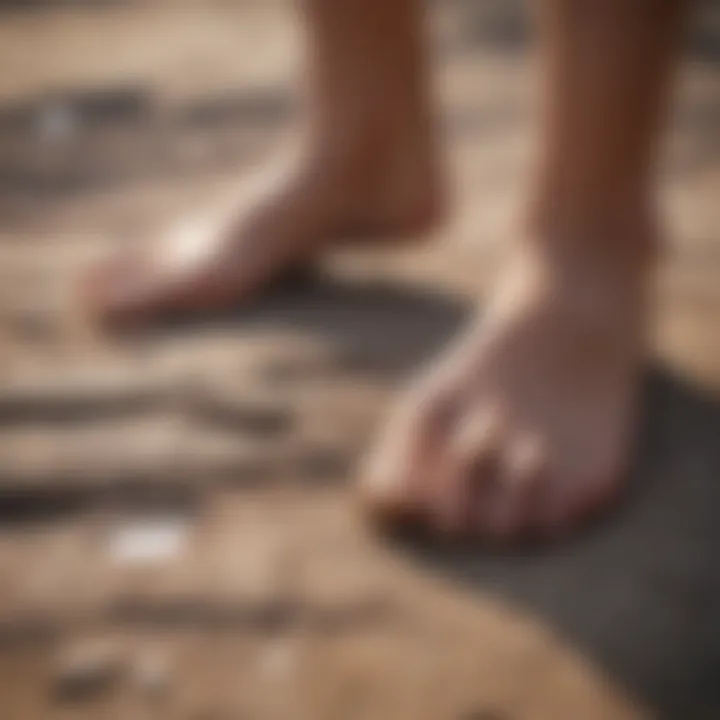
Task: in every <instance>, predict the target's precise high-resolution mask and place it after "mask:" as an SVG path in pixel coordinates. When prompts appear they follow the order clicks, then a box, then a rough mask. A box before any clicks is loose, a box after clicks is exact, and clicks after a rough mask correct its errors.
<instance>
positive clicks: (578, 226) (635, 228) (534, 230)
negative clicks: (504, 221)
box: [522, 198, 659, 273]
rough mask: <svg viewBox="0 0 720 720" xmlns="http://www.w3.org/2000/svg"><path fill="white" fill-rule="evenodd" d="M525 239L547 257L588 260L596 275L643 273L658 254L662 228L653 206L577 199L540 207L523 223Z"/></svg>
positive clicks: (545, 202) (543, 204)
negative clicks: (603, 272)
mask: <svg viewBox="0 0 720 720" xmlns="http://www.w3.org/2000/svg"><path fill="white" fill-rule="evenodd" d="M522 236H524V237H527V238H532V241H533V243H534V244H535V245H536V246H537V247H538V248H540V249H542V250H543V252H547V253H549V254H550V255H551V256H552V255H554V254H557V253H559V254H563V255H570V256H575V257H577V258H578V259H583V258H584V259H585V260H586V261H589V262H590V263H592V264H593V265H596V266H597V267H598V269H602V268H603V267H606V268H608V269H620V270H624V271H628V272H631V273H635V272H640V273H642V272H643V271H644V270H645V269H648V268H652V267H653V266H654V264H655V260H656V258H657V255H658V253H659V232H658V222H657V219H656V217H655V213H654V211H653V210H652V209H651V203H649V202H645V201H639V202H634V201H631V200H629V199H625V200H623V201H621V202H596V203H583V202H581V201H576V200H575V199H569V198H568V199H564V200H562V201H555V202H553V201H550V200H546V201H544V202H541V203H538V204H536V205H535V206H533V207H532V208H531V210H530V212H529V213H528V215H527V217H526V220H525V222H524V228H523V233H522Z"/></svg>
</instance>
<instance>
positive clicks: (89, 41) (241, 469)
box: [0, 0, 720, 720]
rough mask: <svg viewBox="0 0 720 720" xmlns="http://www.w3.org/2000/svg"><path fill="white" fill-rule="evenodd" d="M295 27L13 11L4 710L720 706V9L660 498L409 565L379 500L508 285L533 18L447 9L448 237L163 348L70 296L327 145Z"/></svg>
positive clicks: (193, 718)
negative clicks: (199, 212) (312, 114)
mask: <svg viewBox="0 0 720 720" xmlns="http://www.w3.org/2000/svg"><path fill="white" fill-rule="evenodd" d="M338 1H340V0H338ZM295 10H296V8H295V7H294V4H293V3H292V2H290V0H254V1H253V0H217V1H214V2H212V1H207V2H202V1H201V0H196V1H194V2H193V1H191V0H187V1H186V2H181V1H179V0H178V1H177V2H174V1H171V0H146V1H145V2H142V3H141V2H130V1H123V0H117V1H115V0H95V1H94V2H93V1H91V0H87V1H86V2H79V1H78V2H72V1H71V0H47V2H39V1H34V0H17V1H15V2H13V1H9V0H2V1H0V717H1V718H2V720H35V719H40V718H52V719H54V718H63V719H64V718H68V719H70V718H72V719H73V720H75V719H77V718H88V719H89V718H92V719H94V718H118V719H120V718H122V719H125V718H128V719H130V718H132V719H133V720H136V719H137V718H152V719H153V720H155V719H157V720H166V719H167V720H175V719H176V718H178V719H180V718H182V719H183V720H184V719H186V718H187V719H188V720H229V719H232V720H235V719H238V720H239V719H241V718H243V719H245V718H249V719H253V720H255V719H256V718H257V719H258V720H264V719H265V718H277V719H286V718H287V719H288V720H303V719H304V718H307V719H308V720H324V719H328V720H355V719H357V720H361V719H364V718H372V719H373V720H386V719H387V720H405V719H408V720H410V719H412V720H423V719H424V718H427V719H428V720H444V719H445V718H448V719H449V720H525V719H528V720H535V719H536V718H537V719H540V718H548V719H552V720H563V719H564V718H567V719H568V720H577V719H578V718H582V720H593V719H594V718H598V719H604V718H654V717H662V718H664V717H668V718H673V719H675V718H677V719H678V720H680V719H682V720H686V719H692V718H717V717H720V690H718V688H720V568H719V566H718V562H717V557H716V551H717V548H719V547H720V522H718V520H717V518H718V515H717V513H718V512H720V409H718V404H717V400H716V398H717V390H718V388H720V332H719V328H718V320H717V317H718V312H720V3H717V2H711V1H708V0H705V1H704V2H697V3H696V4H695V7H694V11H693V15H692V22H691V23H690V27H689V28H688V32H687V33H686V37H685V43H684V49H683V62H682V66H681V68H680V71H679V73H678V82H677V86H676V92H675V102H674V105H673V116H672V121H671V127H670V132H669V136H668V143H667V147H666V153H665V157H664V162H663V178H662V193H663V198H664V200H665V203H664V210H665V214H666V216H667V222H668V228H669V233H668V250H667V256H666V258H665V259H664V261H663V264H662V267H661V274H660V279H659V305H660V313H659V318H658V323H657V328H656V348H657V356H658V362H657V368H656V369H654V370H653V372H652V377H651V379H650V384H651V388H652V392H651V401H650V405H649V408H648V413H647V415H648V421H647V430H646V433H645V436H646V437H645V441H644V445H643V452H642V457H641V458H640V459H639V461H638V467H637V470H636V473H635V475H636V477H637V482H636V483H635V485H636V487H635V486H634V487H633V491H632V492H631V499H630V501H629V502H628V503H627V505H626V506H624V507H623V508H622V509H621V511H620V512H619V513H617V515H616V516H613V518H612V519H611V520H610V521H608V522H607V523H606V524H604V525H603V527H602V528H599V529H597V530H594V531H593V532H590V533H589V534H587V535H585V536H583V537H581V538H578V539H577V540H575V541H573V542H572V543H571V544H570V545H569V546H568V547H567V548H565V549H564V550H563V551H562V552H559V551H555V552H541V553H536V554H534V555H527V554H523V555H521V556H517V557H512V558H510V557H505V558H498V557H495V558H492V557H489V556H482V555H481V554H479V553H465V554H458V553H456V552H455V553H454V552H450V551H447V550H439V549H433V548H429V547H423V546H420V545H418V544H417V543H407V542H392V543H391V542H383V541H380V540H378V539H377V538H374V537H373V536H372V534H371V533H369V532H368V531H367V529H366V528H363V527H362V526H361V524H360V523H359V521H358V518H357V517H356V515H355V513H354V512H353V511H352V509H351V508H349V507H348V499H347V494H348V493H347V488H348V485H349V484H350V483H351V482H352V480H353V468H354V465H355V462H356V461H357V459H358V458H359V456H360V455H361V453H362V451H363V449H364V448H365V447H366V446H367V444H368V443H369V442H370V439H371V438H372V431H373V428H374V427H375V425H376V424H377V421H378V420H379V419H380V418H381V417H382V415H383V413H384V411H385V409H386V408H387V407H388V405H389V403H390V402H391V400H392V398H393V396H394V394H395V392H396V391H397V389H398V388H399V386H400V384H401V383H403V382H404V381H405V380H406V379H407V378H408V377H409V376H410V375H411V374H412V373H413V371H414V370H415V369H417V368H419V367H420V366H421V365H422V364H423V363H424V362H425V361H426V360H428V359H429V358H430V357H432V355H433V354H434V353H435V352H436V351H437V350H439V348H440V347H441V346H442V344H443V342H444V341H445V340H446V339H448V338H449V337H450V336H451V335H452V334H453V332H454V331H455V330H456V329H457V328H458V326H459V325H461V324H462V322H463V320H464V319H465V318H466V317H467V316H468V315H469V313H470V312H471V311H472V309H473V307H474V306H475V304H476V303H477V302H478V300H480V301H481V299H482V294H483V291H484V290H485V289H486V288H487V286H488V282H489V280H490V279H491V278H492V277H493V274H494V273H495V270H496V268H497V264H498V262H499V259H500V255H501V251H502V247H503V240H504V239H505V237H506V235H507V232H508V228H509V227H510V225H511V221H512V219H513V213H514V208H515V207H516V206H517V204H518V202H519V201H520V199H521V190H522V187H523V176H524V170H525V168H526V163H527V157H528V146H529V141H530V139H531V138H530V128H531V120H532V113H531V108H532V92H531V91H532V75H531V58H532V43H531V33H530V30H531V28H530V27H529V25H528V15H527V12H526V8H525V7H523V5H522V4H520V3H517V2H514V1H511V0H435V2H431V3H430V4H429V6H428V13H429V31H430V33H429V34H430V39H431V44H432V48H433V73H434V77H433V81H434V86H435V93H436V96H437V108H438V116H439V122H440V125H441V128H442V130H443V132H444V138H445V144H446V149H447V155H448V165H449V172H450V177H451V181H452V184H453V188H454V192H455V193H456V206H455V210H454V212H453V215H452V218H451V220H450V221H449V223H448V224H447V225H446V226H445V227H443V229H442V230H441V231H440V232H439V233H438V237H437V242H436V243H433V244H430V245H427V246H422V247H421V248H420V249H419V250H418V249H413V250H412V252H410V251H408V250H392V251H383V252H378V251H376V250H372V249H364V250H358V249H354V250H343V251H342V252H337V253H334V254H333V255H332V256H331V257H330V258H328V260H327V261H326V262H325V263H324V264H323V266H322V267H321V268H319V269H318V271H317V272H315V273H313V274H312V275H310V276H308V277H303V278H299V279H298V281H297V282H296V283H293V284H292V286H290V287H287V288H281V289H279V290H278V292H277V293H274V294H272V296H271V297H269V298H268V299H266V300H264V301H262V302H261V303H258V304H256V305H254V306H253V307H251V308H248V309H245V310H243V311H242V312H234V313H226V314H224V315H223V316H222V317H220V316H216V317H210V318H206V319H205V320H204V321H203V322H199V323H193V324H189V323H186V324H184V325H178V324H176V325H172V326H170V325H167V326H164V327H158V328H155V329H154V330H153V332H151V333H147V334H145V335H143V336H135V337H132V338H128V337H125V338H113V339H111V338H107V337H102V336H100V335H98V334H97V333H95V332H93V331H92V330H91V329H90V328H88V327H87V326H86V324H85V323H84V322H83V321H82V318H80V317H78V313H77V312H76V308H75V307H74V305H73V302H72V293H71V292H70V290H71V287H72V281H73V278H74V277H75V276H76V273H77V272H78V271H79V269H80V268H82V267H83V266H84V265H85V264H86V263H87V262H88V261H89V260H90V259H92V258H94V257H96V256H97V255H98V254H99V253H101V252H102V251H103V250H104V249H106V248H107V247H108V246H113V245H117V244H120V243H123V242H126V241H128V240H129V239H136V238H144V237H148V238H149V237H152V235H153V234H155V233H156V232H157V231H158V228H160V227H162V226H163V224H164V223H167V221H168V219H170V218H173V217H175V216H177V215H178V214H179V213H183V212H186V211H187V210H188V209H189V208H191V207H193V206H194V205H196V204H197V205H198V206H200V205H201V204H202V203H203V202H206V201H208V200H210V199H212V198H213V197H214V196H216V195H217V193H219V192H221V191H222V190H223V189H224V188H225V187H227V186H228V184H229V183H231V182H233V181H235V180H236V179H237V178H238V177H239V176H240V175H243V174H245V173H251V172H252V170H253V169H254V168H255V167H256V166H261V165H262V163H263V161H264V160H265V159H266V158H267V157H269V156H271V155H272V151H273V148H274V147H276V146H278V145H279V144H280V143H281V142H282V141H283V140H284V139H285V138H288V137H291V136H292V135H293V133H295V132H297V120H298V113H299V97H298V95H299V88H300V83H299V82H298V81H299V80H301V74H302V64H301V60H302V42H301V41H302V33H301V27H300V26H299V24H298V17H297V15H296V12H295Z"/></svg>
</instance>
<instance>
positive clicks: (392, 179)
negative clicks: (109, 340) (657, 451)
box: [81, 135, 442, 325]
mask: <svg viewBox="0 0 720 720" xmlns="http://www.w3.org/2000/svg"><path fill="white" fill-rule="evenodd" d="M288 165H289V166H290V167H289V168H288ZM285 167H286V168H288V169H283V170H281V171H280V172H278V173H276V174H275V175H272V174H270V173H266V174H265V175H264V176H262V177H261V178H257V179H256V180H257V182H255V184H254V185H252V184H251V185H250V187H248V186H244V187H243V188H242V189H240V190H239V191H235V192H233V193H231V194H230V197H229V198H223V199H222V200H220V201H219V202H218V204H217V205H218V206H217V207H216V208H215V209H212V210H210V209H208V210H206V211H205V212H204V213H203V214H199V213H196V214H194V215H191V216H190V217H186V218H183V219H181V220H180V222H179V223H177V224H176V225H175V226H172V227H171V228H170V229H169V230H168V232H167V233H166V234H165V235H164V236H163V237H161V238H159V239H158V240H157V242H154V243H151V245H150V247H147V248H143V249H142V250H141V251H137V250H135V251H125V252H122V253H120V254H118V255H116V256H114V257H111V258H109V259H108V260H107V261H106V262H104V263H102V264H101V265H100V266H98V267H95V268H93V269H92V271H91V272H90V273H89V274H88V276H87V277H86V278H85V279H84V282H83V283H82V284H81V293H82V295H83V300H84V302H85V304H86V305H88V306H89V308H90V311H91V313H92V314H93V315H94V316H95V317H97V318H99V319H100V320H101V321H103V322H106V323H109V324H113V325H117V324H129V325H135V324H138V323H141V322H143V321H147V320H152V319H154V318H156V317H157V316H159V315H164V314H167V313H181V314H182V313H192V312H196V311H206V310H213V309H220V308H222V307H225V306H229V305H232V304H235V303H237V302H239V301H243V300H245V299H247V298H249V297H251V296H253V295H254V294H256V293H257V292H258V291H261V290H262V289H264V288H265V287H266V286H267V285H268V283H270V282H272V281H273V280H274V279H277V278H278V276H281V275H282V274H283V273H284V272H287V271H288V270H290V269H292V268H294V267H296V266H297V265H299V264H301V263H302V262H303V261H306V260H308V259H310V258H312V257H313V256H315V255H316V254H318V253H319V252H320V251H321V250H323V249H325V248H326V247H327V246H328V245H330V244H332V243H336V242H340V241H342V240H343V239H345V238H347V237H349V236H355V237H357V236H360V237H364V238H374V237H375V238H380V239H385V238H388V239H392V238H397V237H401V236H402V237H406V236H409V235H416V234H419V233H421V232H423V231H426V230H427V229H429V227H430V226H431V225H433V224H434V223H435V222H436V221H437V220H438V219H439V217H440V215H441V206H442V200H441V191H440V180H439V177H438V172H437V167H436V163H435V158H434V153H433V152H432V151H431V148H430V144H429V142H426V141H424V140H423V141H422V142H420V141H417V142H415V141H414V140H411V139H410V136H409V135H408V136H407V137H405V138H400V139H394V138H393V139H389V140H387V141H383V142H379V141H377V140H374V141H373V142H372V143H371V144H370V143H365V144H362V143H354V144H353V143H346V144H345V147H344V148H342V151H341V152H333V151H328V150H326V149H320V150H315V151H313V152H310V153H308V154H307V157H305V158H303V159H302V160H299V161H297V162H294V163H287V164H286V165H285ZM250 182H251V183H252V182H253V181H252V180H251V181H250Z"/></svg>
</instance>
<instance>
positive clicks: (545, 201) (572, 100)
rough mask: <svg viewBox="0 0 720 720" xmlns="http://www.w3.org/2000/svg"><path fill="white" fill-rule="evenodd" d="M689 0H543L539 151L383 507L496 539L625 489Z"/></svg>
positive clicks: (574, 513)
mask: <svg viewBox="0 0 720 720" xmlns="http://www.w3.org/2000/svg"><path fill="white" fill-rule="evenodd" d="M682 4H683V3H682V2H681V0H660V1H658V0H541V1H540V2H539V3H538V8H539V24H540V28H541V32H542V39H543V50H542V61H543V74H542V76H541V77H542V80H543V92H544V99H545V104H544V108H543V117H542V123H541V125H540V130H541V132H540V134H541V137H540V141H541V142H540V157H539V162H538V167H537V174H536V179H535V183H534V187H533V190H532V195H531V198H530V202H529V207H528V214H527V218H526V220H525V222H524V224H523V230H522V232H521V233H520V234H519V238H518V242H517V244H516V247H515V248H514V249H513V253H512V260H511V262H510V263H509V267H508V268H507V270H506V272H505V274H504V276H503V277H502V279H501V281H500V283H499V287H497V289H496V291H495V293H494V295H493V296H492V298H491V301H490V304H489V309H488V311H487V314H486V317H485V318H484V319H483V323H482V325H480V324H478V325H477V327H474V328H472V329H471V330H470V331H469V332H468V333H467V334H466V335H465V336H464V337H463V338H461V340H460V342H459V343H458V344H457V346H456V347H454V348H452V349H451V350H450V351H449V352H448V353H447V354H446V355H445V356H444V357H443V358H442V359H441V361H440V362H439V363H438V364H437V366H436V367H435V368H433V370H432V372H431V373H430V375H429V377H427V378H425V380H424V381H423V382H421V383H420V386H419V387H418V389H417V390H416V391H415V392H413V393H411V394H410V396H409V397H408V398H407V400H406V402H405V403H404V404H402V406H401V407H400V409H399V411H398V412H397V413H396V415H395V417H394V418H393V419H392V421H391V422H390V425H389V428H388V430H387V431H386V433H385V434H384V435H383V441H382V442H381V443H380V445H379V447H378V449H377V452H376V453H375V454H374V455H373V457H372V459H371V462H370V464H369V467H368V470H367V474H366V476H365V478H366V483H365V485H364V490H365V496H366V497H367V499H368V500H369V502H370V507H371V509H372V510H373V511H375V512H378V513H381V514H384V515H388V514H389V515H390V516H391V517H396V516H397V514H398V513H401V514H402V513H406V514H410V515H412V516H413V517H415V518H416V519H419V520H421V521H424V522H427V523H428V524H429V525H431V526H432V527H435V528H436V529H438V531H440V532H446V533H450V534H461V533H462V534H465V533H470V534H479V535H485V536H488V537H491V538H495V539H498V540H501V539H510V538H514V537H517V536H519V535H526V534H535V533H538V534H550V533H557V532H560V531H563V530H565V529H567V528H569V527H570V526H572V525H573V524H575V523H577V522H578V521H580V520H581V519H583V518H584V517H586V516H587V515H588V514H589V513H592V512H595V511H596V510H598V509H599V508H600V507H603V506H604V505H605V504H606V503H607V502H608V501H609V500H610V499H611V498H612V497H614V496H615V495H616V494H617V492H618V490H619V489H620V488H621V487H622V485H623V481H624V480H625V474H626V471H627V467H628V462H629V460H630V455H631V452H632V449H633V444H634V437H635V430H636V423H637V411H638V404H639V399H638V391H639V386H640V383H639V371H640V369H641V363H642V360H643V353H644V350H645V347H644V340H645V337H644V336H645V332H646V326H647V319H646V307H645V306H646V299H647V292H646V291H647V284H648V280H649V277H650V274H651V270H652V267H653V256H654V254H655V248H656V229H655V217H654V213H653V204H654V198H653V195H654V187H653V179H654V172H653V171H654V168H653V165H654V161H655V155H656V152H655V151H656V145H657V140H658V136H659V130H660V125H661V117H662V112H661V110H662V105H663V101H664V94H665V90H666V88H667V86H668V84H669V83H668V75H669V70H670V68H671V65H672V63H671V60H672V58H673V54H674V53H673V49H674V45H675V41H676V36H677V29H678V26H679V23H680V15H681V12H680V11H681V6H682Z"/></svg>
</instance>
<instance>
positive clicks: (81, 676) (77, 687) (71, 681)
mask: <svg viewBox="0 0 720 720" xmlns="http://www.w3.org/2000/svg"><path fill="white" fill-rule="evenodd" d="M124 669H125V657H124V655H123V653H122V652H121V651H120V648H118V647H117V646H116V645H114V644H110V643H97V642H92V643H83V644H79V645H74V646H72V647H69V648H66V649H63V650H61V651H60V653H59V655H58V658H57V660H56V664H55V668H54V673H53V675H54V677H53V686H54V690H55V693H56V694H57V695H58V696H59V697H61V698H62V699H64V700H67V701H81V700H87V699H91V698H94V697H97V696H98V695H102V694H104V693H105V692H107V691H108V690H110V688H111V687H113V686H114V685H115V684H116V683H117V682H118V681H119V679H120V677H121V676H122V674H123V672H124Z"/></svg>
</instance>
